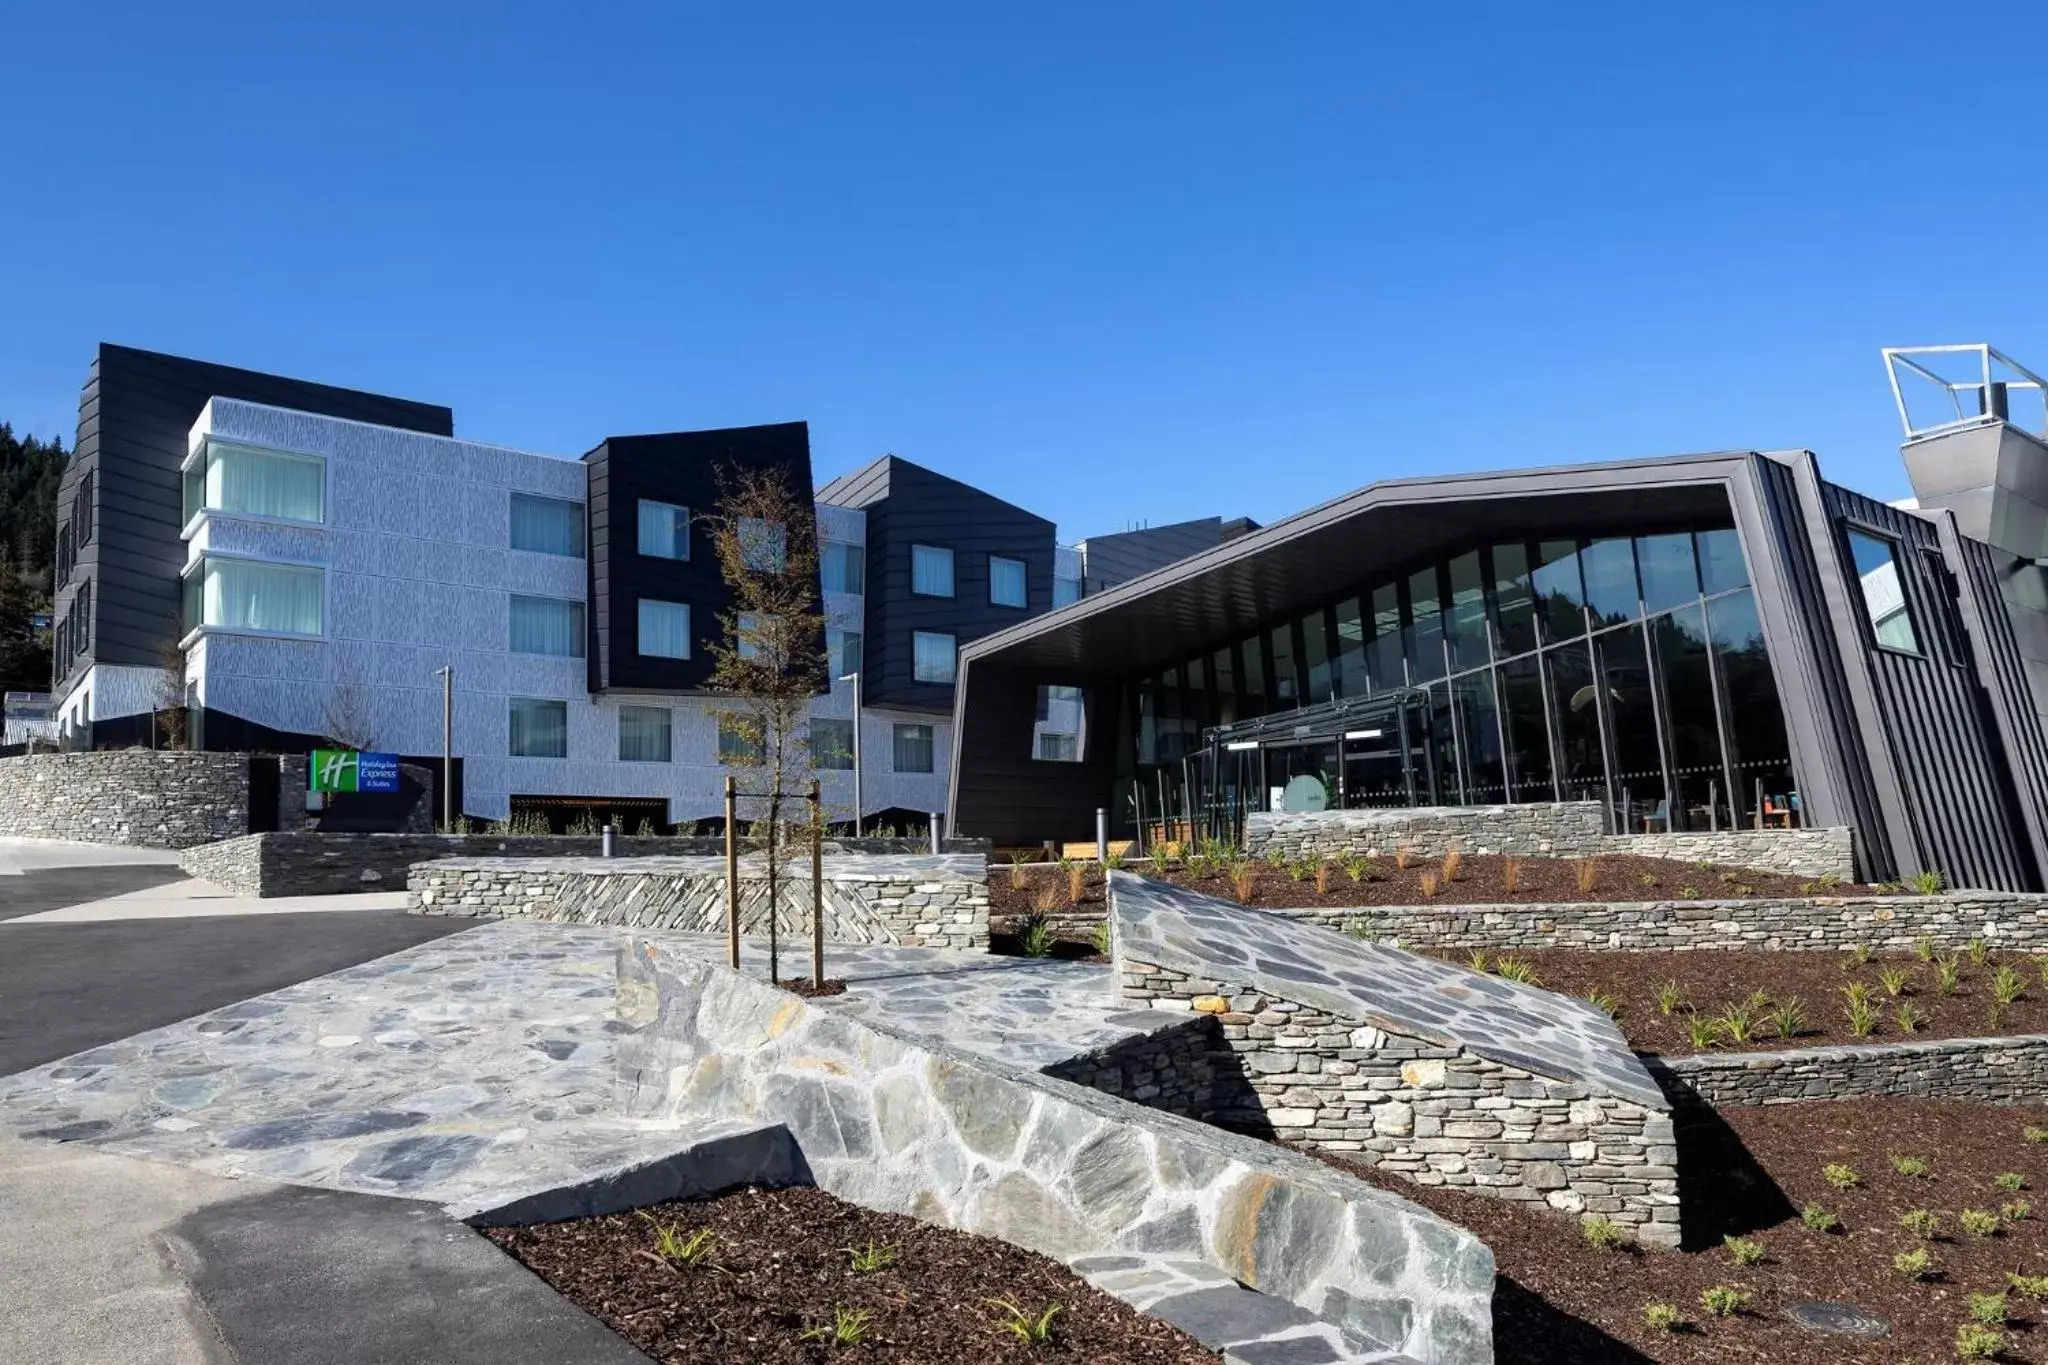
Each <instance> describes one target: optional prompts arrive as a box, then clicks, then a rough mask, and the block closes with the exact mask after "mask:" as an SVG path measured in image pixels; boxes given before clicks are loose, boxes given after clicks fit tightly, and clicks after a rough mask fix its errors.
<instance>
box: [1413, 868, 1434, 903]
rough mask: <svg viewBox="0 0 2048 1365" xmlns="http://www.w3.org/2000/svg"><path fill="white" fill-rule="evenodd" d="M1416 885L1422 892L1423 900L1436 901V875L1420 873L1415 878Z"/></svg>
mask: <svg viewBox="0 0 2048 1365" xmlns="http://www.w3.org/2000/svg"><path fill="white" fill-rule="evenodd" d="M1415 884H1416V888H1417V889H1418V890H1420V891H1421V892H1422V898H1423V899H1424V900H1426V901H1429V900H1435V899H1436V873H1434V872H1422V873H1418V874H1417V875H1416V878H1415Z"/></svg>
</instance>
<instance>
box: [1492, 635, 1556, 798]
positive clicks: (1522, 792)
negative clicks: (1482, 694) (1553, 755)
mask: <svg viewBox="0 0 2048 1365" xmlns="http://www.w3.org/2000/svg"><path fill="white" fill-rule="evenodd" d="M1540 667H1541V660H1539V659H1538V658H1537V657H1536V656H1535V655H1534V654H1524V655H1523V656H1522V657H1520V658H1518V659H1515V660H1512V661H1510V662H1508V663H1505V664H1502V665H1501V669H1500V700H1501V711H1502V714H1501V724H1502V727H1503V728H1504V729H1505V730H1506V731H1507V741H1508V772H1509V774H1510V777H1511V780H1512V799H1513V800H1516V801H1550V800H1554V799H1555V797H1556V793H1555V791H1554V790H1553V789H1552V787H1551V785H1550V726H1549V723H1548V722H1547V721H1546V720H1545V718H1544V712H1543V679H1542V678H1541V677H1540V676H1539V670H1540Z"/></svg>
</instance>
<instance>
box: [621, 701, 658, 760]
mask: <svg viewBox="0 0 2048 1365" xmlns="http://www.w3.org/2000/svg"><path fill="white" fill-rule="evenodd" d="M669 735H670V722H669V710H668V708H667V707H666V706H621V707H620V708H619V761H620V762H621V763H666V762H668V761H669Z"/></svg>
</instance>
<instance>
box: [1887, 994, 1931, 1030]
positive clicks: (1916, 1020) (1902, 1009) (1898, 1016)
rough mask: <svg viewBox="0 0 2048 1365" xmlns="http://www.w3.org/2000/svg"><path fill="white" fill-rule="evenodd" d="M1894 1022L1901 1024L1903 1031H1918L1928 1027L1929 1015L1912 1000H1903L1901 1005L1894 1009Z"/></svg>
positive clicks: (1900, 1028) (1900, 1027)
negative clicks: (1923, 1012) (1922, 1011)
mask: <svg viewBox="0 0 2048 1365" xmlns="http://www.w3.org/2000/svg"><path fill="white" fill-rule="evenodd" d="M1892 1022H1893V1023H1895V1024H1897V1025H1898V1026H1899V1032H1901V1033H1918V1032H1919V1031H1920V1030H1921V1029H1924V1028H1926V1027H1927V1016H1926V1015H1925V1014H1922V1013H1921V1012H1920V1010H1919V1008H1918V1007H1917V1006H1916V1005H1914V1003H1913V1002H1912V1001H1910V1000H1901V1001H1900V1002H1899V1007H1898V1008H1897V1009H1896V1010H1893V1011H1892Z"/></svg>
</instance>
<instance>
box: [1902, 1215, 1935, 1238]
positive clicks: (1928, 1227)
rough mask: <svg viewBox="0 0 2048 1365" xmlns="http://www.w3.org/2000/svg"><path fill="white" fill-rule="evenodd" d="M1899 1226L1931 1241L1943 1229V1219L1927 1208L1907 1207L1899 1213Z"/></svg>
mask: <svg viewBox="0 0 2048 1365" xmlns="http://www.w3.org/2000/svg"><path fill="white" fill-rule="evenodd" d="M1899 1226H1900V1227H1902V1228H1904V1229H1905V1230H1906V1231H1908V1232H1910V1233H1912V1234H1913V1235H1914V1236H1915V1237H1918V1238H1919V1239H1920V1240H1921V1241H1923V1242H1931V1241H1933V1240H1934V1234H1935V1233H1937V1232H1939V1231H1940V1230H1941V1220H1940V1219H1939V1218H1937V1217H1935V1216H1934V1214H1933V1213H1932V1212H1931V1211H1930V1210H1927V1209H1907V1210H1906V1211H1905V1212H1904V1213H1902V1214H1900V1215H1899Z"/></svg>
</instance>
